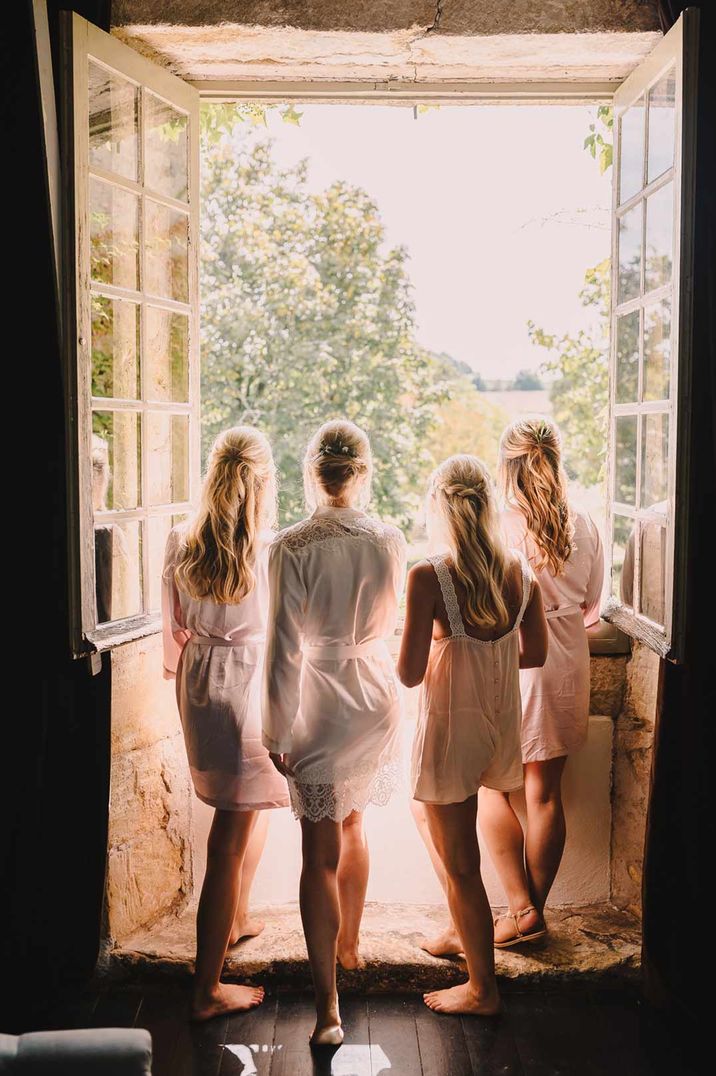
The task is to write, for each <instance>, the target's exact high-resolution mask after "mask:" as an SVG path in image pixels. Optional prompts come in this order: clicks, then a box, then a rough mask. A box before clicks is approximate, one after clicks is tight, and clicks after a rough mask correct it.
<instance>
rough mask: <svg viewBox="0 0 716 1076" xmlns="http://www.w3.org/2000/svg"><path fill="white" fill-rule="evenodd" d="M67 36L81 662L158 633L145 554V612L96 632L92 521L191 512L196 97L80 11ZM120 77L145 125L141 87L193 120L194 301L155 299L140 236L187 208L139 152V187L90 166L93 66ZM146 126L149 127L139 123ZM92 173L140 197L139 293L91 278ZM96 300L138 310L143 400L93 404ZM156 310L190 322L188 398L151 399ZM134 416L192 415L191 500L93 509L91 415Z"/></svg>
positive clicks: (193, 281)
mask: <svg viewBox="0 0 716 1076" xmlns="http://www.w3.org/2000/svg"><path fill="white" fill-rule="evenodd" d="M61 20H62V21H61V31H62V69H61V78H62V85H63V99H62V108H63V115H62V126H61V129H62V132H63V138H62V154H63V165H64V167H63V175H64V181H65V182H64V191H63V193H64V196H65V206H64V210H65V220H66V222H67V226H66V227H65V229H64V249H63V266H64V272H63V277H64V287H63V297H64V335H65V371H66V395H67V407H68V415H69V429H70V443H69V444H68V489H69V504H68V516H69V533H70V585H71V593H72V603H71V607H72V618H71V619H72V623H71V645H72V650H73V653H74V655H75V656H76V657H81V656H85V655H86V654H88V653H92V652H96V651H102V650H107V649H110V648H111V647H113V646H116V645H117V644H119V643H124V642H128V641H130V640H132V639H137V638H141V637H143V636H145V635H149V634H153V633H155V632H157V631H158V630H159V629H160V627H161V619H160V615H159V611H147V607H148V596H149V588H150V580H149V563H148V558H147V556H146V552H145V555H144V556H143V557H142V595H143V607H144V610H145V611H144V612H142V613H140V614H138V615H136V616H132V617H128V618H126V619H122V620H116V621H112V622H111V623H108V624H103V625H100V626H98V625H97V624H96V612H95V609H96V606H95V601H96V599H95V559H94V525H95V522H98V523H102V522H112V523H121V522H125V521H131V520H140V521H141V527H142V536H143V537H144V535H145V534H146V530H147V524H146V521H147V520H148V519H149V518H150V517H156V516H162V515H181V514H183V513H186V512H188V511H190V510H191V508H192V507H193V505H194V504H195V503H196V498H197V495H198V491H199V478H200V476H199V458H200V452H199V444H200V441H199V438H200V397H199V389H200V384H199V377H200V363H199V260H198V259H199V95H198V93H197V91H196V90H195V89H193V88H192V87H191V86H189V85H187V83H185V82H183V81H182V80H181V79H178V78H176V76H174V75H171V74H170V73H169V72H167V71H165V70H164V69H163V68H161V67H159V66H158V65H157V64H153V63H151V62H150V61H149V60H147V59H145V57H143V56H141V55H139V53H137V52H136V51H135V50H134V49H131V48H129V47H128V46H127V45H124V44H122V42H120V41H117V40H116V39H115V38H113V37H112V36H111V35H110V34H107V33H105V32H104V31H103V30H100V29H99V28H98V27H96V26H94V25H93V24H92V23H89V22H87V21H86V20H85V19H82V18H81V17H80V16H79V15H77V14H75V13H74V12H62V13H61ZM90 59H91V60H92V61H93V62H95V63H97V64H99V65H101V66H104V67H107V68H109V69H110V70H112V71H115V72H116V73H117V74H118V75H120V76H121V77H122V78H124V79H126V80H128V81H130V82H133V83H135V85H137V86H138V87H139V88H140V109H141V113H140V114H141V117H142V121H143V119H144V109H145V100H146V96H145V92H144V91H145V90H147V91H150V92H151V93H152V94H154V95H156V96H157V97H159V98H162V99H163V100H165V101H166V102H167V103H168V104H170V105H171V106H172V107H173V108H175V109H177V110H178V111H180V112H183V113H185V114H186V115H187V116H188V119H189V125H188V126H189V132H188V147H187V149H188V203H189V211H188V250H187V257H188V297H187V298H188V301H187V302H186V303H183V302H178V301H176V300H173V299H168V298H163V297H160V296H156V295H153V294H151V293H149V292H148V291H146V290H144V289H145V279H146V278H145V275H144V244H143V242H142V237H143V235H144V226H145V224H144V222H145V203H146V200H147V198H151V200H152V202H158V203H160V204H161V205H164V206H167V207H169V208H172V209H178V210H180V211H181V212H185V211H186V209H187V206H186V204H185V203H183V202H181V201H177V200H176V199H173V198H171V197H169V196H167V195H165V194H163V193H161V192H159V191H155V190H150V189H149V188H148V187H147V186H146V185H144V183H143V176H144V172H143V147H142V144H141V141H142V140H141V138H140V145H139V147H138V150H139V154H140V161H141V164H140V173H139V175H140V180H141V181H142V182H135V181H133V180H130V179H125V178H123V177H121V176H118V175H116V174H114V173H105V172H104V171H103V170H102V169H99V168H96V167H94V166H92V167H90V163H89V122H88V121H89V115H88V108H89V104H88V62H89V60H90ZM142 130H143V123H142ZM91 177H97V178H99V179H105V180H108V181H111V183H112V185H113V186H115V187H118V188H121V189H123V190H127V191H130V192H132V193H134V194H137V195H138V196H139V200H140V231H139V239H140V267H141V268H140V279H139V285H140V289H141V290H138V291H136V290H131V289H128V288H122V287H116V286H113V285H108V284H95V283H94V282H93V281H92V280H91V278H90V219H89V180H90V178H91ZM93 294H102V295H106V296H108V297H110V298H111V297H117V298H122V299H124V300H126V301H129V302H135V303H137V304H138V305H139V308H140V341H141V343H140V385H141V391H140V398H139V399H138V400H121V399H115V398H111V397H110V398H105V397H98V398H93V397H92V392H91V377H92V350H91V347H92V344H91V341H92V332H91V329H92V326H91V299H92V295H93ZM147 304H148V305H151V306H152V307H156V308H159V309H162V310H166V311H170V312H179V313H182V314H184V315H186V316H187V317H188V328H189V400H188V402H187V403H173V402H162V401H157V400H151V401H150V400H149V398H148V394H147V387H146V372H145V363H144V361H143V354H142V352H143V347H144V339H145V336H144V329H145V325H144V322H145V309H146V305H147ZM93 409H97V410H106V411H115V412H116V411H132V412H134V413H136V414H137V415H140V416H144V415H145V414H146V413H147V412H149V411H151V412H155V413H156V412H164V413H168V414H177V415H187V416H188V419H189V498H188V500H187V501H185V502H181V503H178V502H173V503H169V504H161V505H152V506H146V505H142V507H138V508H136V509H134V510H129V511H123V510H117V511H107V512H103V513H94V512H93V509H92V448H91V446H92V412H93ZM140 474H141V489H142V499H143V498H144V496H145V495H146V490H147V488H148V484H147V481H146V479H147V439H146V435H145V433H144V431H143V432H142V439H141V465H140Z"/></svg>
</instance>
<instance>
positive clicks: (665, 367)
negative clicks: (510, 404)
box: [604, 9, 698, 660]
mask: <svg viewBox="0 0 716 1076" xmlns="http://www.w3.org/2000/svg"><path fill="white" fill-rule="evenodd" d="M697 34H698V11H695V10H693V9H689V10H687V11H685V12H684V13H683V14H682V16H681V18H680V19H679V21H678V22H677V23H676V25H675V26H674V27H673V28H672V29H671V30H670V31H669V33H668V34H667V35H666V36H665V38H664V40H663V41H662V42H660V43H659V45H658V46H657V47H656V48H655V49H654V51H653V52H652V53H651V54H650V55H649V57H648V58H647V59H646V60H645V61H644V62H643V63H642V64H640V65H639V67H637V68H636V70H635V71H633V72H632V74H631V75H630V76H629V78H627V79H626V81H625V82H624V83H622V85H621V86H620V87H619V89H618V90H617V92H616V94H615V96H614V119H615V128H614V129H615V138H614V152H615V157H614V192H613V213H612V230H613V235H612V267H613V271H612V314H611V317H612V323H611V363H610V415H609V461H610V465H609V512H608V529H609V537H610V541H609V543H608V544H609V549H610V561H609V563H610V573H611V590H610V598H609V600H608V602H607V606H606V609H605V613H604V615H605V616H606V618H607V619H609V620H611V621H612V622H613V623H615V624H616V625H618V627H620V628H622V629H623V630H624V631H625V632H627V634H629V635H631V636H632V637H634V638H637V639H640V640H642V641H643V642H646V643H647V644H648V645H649V646H650V647H652V649H654V650H656V651H657V652H658V653H659V654H661V656H662V657H667V656H668V657H671V658H674V659H676V660H678V659H679V658H680V657H681V656H682V639H683V623H682V618H683V587H684V583H683V579H684V572H685V567H686V566H685V563H684V550H685V549H686V528H687V526H688V518H687V514H686V511H685V506H684V504H683V501H682V498H681V489H682V488H683V487H682V486H681V481H680V480H681V476H683V475H684V474H685V472H686V470H687V468H688V413H689V397H690V383H691V361H692V357H691V333H690V324H691V296H692V279H691V278H692V238H693V188H694V154H695V150H694V147H695V89H694V87H695V80H696V63H697Z"/></svg>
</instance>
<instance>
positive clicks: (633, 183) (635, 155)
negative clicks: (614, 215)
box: [619, 97, 644, 205]
mask: <svg viewBox="0 0 716 1076" xmlns="http://www.w3.org/2000/svg"><path fill="white" fill-rule="evenodd" d="M619 130H620V138H621V141H620V146H619V150H620V155H619V205H621V204H622V202H626V201H627V199H629V198H631V196H632V195H633V194H636V193H637V191H640V190H641V188H642V187H643V186H644V98H643V97H640V98H639V100H638V101H637V102H636V103H635V104H633V105H632V106H631V108H628V109H627V110H626V112H625V113H624V115H623V116H622V117H621V119H620V121H619Z"/></svg>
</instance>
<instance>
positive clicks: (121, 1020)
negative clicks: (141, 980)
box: [91, 987, 143, 1027]
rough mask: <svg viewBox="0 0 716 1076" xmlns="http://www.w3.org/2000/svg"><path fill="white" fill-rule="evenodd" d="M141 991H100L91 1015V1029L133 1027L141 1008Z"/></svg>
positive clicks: (126, 989)
mask: <svg viewBox="0 0 716 1076" xmlns="http://www.w3.org/2000/svg"><path fill="white" fill-rule="evenodd" d="M142 997H143V995H142V991H141V990H138V989H134V988H130V989H128V988H126V987H123V988H120V987H113V988H111V989H109V990H105V991H102V992H101V993H100V994H99V997H98V998H97V1004H96V1006H95V1008H94V1011H93V1013H92V1024H91V1026H92V1027H134V1024H135V1021H136V1019H137V1014H138V1013H139V1010H140V1008H141V1006H142Z"/></svg>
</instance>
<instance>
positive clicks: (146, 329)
mask: <svg viewBox="0 0 716 1076" xmlns="http://www.w3.org/2000/svg"><path fill="white" fill-rule="evenodd" d="M63 19H64V22H63V62H64V66H63V80H64V94H63V97H64V106H65V108H64V116H63V134H64V137H63V152H64V162H63V163H64V169H63V174H64V177H65V182H64V194H65V205H64V210H65V221H66V228H65V252H64V273H63V276H64V289H63V290H64V295H65V306H64V311H63V315H64V319H65V325H64V330H65V340H66V350H67V356H66V359H67V362H66V392H67V398H68V407H69V416H70V422H69V428H70V429H71V430H72V438H73V440H72V443H71V444H70V445H69V446H68V449H69V451H68V456H69V461H68V465H69V472H70V474H69V489H70V504H69V506H68V510H69V521H70V533H71V536H72V540H71V561H72V562H71V566H70V573H71V574H70V578H71V580H72V587H73V609H74V617H73V629H72V647H73V651H74V653H75V654H77V655H81V654H84V653H87V652H89V651H92V650H101V649H106V648H107V647H109V646H111V645H113V644H115V643H118V642H124V641H126V640H128V639H131V638H137V637H138V636H141V635H143V634H147V633H149V632H151V631H154V630H156V629H157V627H158V617H159V609H160V592H159V582H160V577H161V566H162V560H163V555H164V546H165V542H166V537H167V534H168V532H169V529H170V528H171V526H172V524H173V523H174V522H176V521H177V519H178V518H181V517H182V516H183V515H184V514H186V512H187V511H188V510H189V507H190V505H191V504H192V502H193V501H194V498H195V494H196V490H197V484H198V478H199V337H198V312H199V306H198V235H199V227H198V176H199V148H198V147H199V130H198V125H199V95H198V93H197V92H196V90H194V89H192V88H191V87H190V86H188V85H187V84H186V83H184V82H182V81H181V80H180V79H178V78H175V77H174V76H172V75H170V74H169V73H167V72H166V71H164V70H163V69H161V68H159V67H157V66H156V65H154V64H152V63H150V62H149V61H147V60H146V59H144V58H143V57H142V56H140V55H138V54H137V53H136V52H135V51H134V50H132V49H130V48H128V47H127V46H125V45H123V44H121V43H120V42H118V41H116V40H115V39H114V38H112V37H110V35H109V34H106V33H104V32H103V31H101V30H99V29H98V28H97V27H95V26H93V25H92V24H90V23H88V22H86V21H85V20H84V19H81V18H80V17H79V16H77V15H75V14H73V13H70V12H64V13H63Z"/></svg>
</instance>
